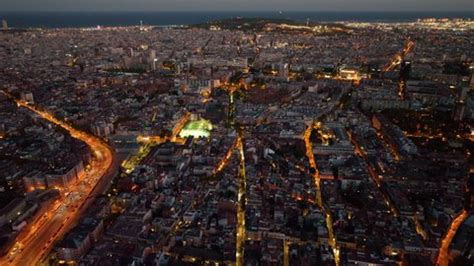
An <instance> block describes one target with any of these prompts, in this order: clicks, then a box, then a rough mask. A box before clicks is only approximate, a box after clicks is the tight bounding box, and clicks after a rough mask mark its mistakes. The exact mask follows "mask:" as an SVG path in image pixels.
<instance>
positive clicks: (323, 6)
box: [0, 0, 474, 11]
mask: <svg viewBox="0 0 474 266" xmlns="http://www.w3.org/2000/svg"><path fill="white" fill-rule="evenodd" d="M217 10H228V11H232V10H239V11H240V10H242V11H273V10H283V11H474V1H472V0H0V11H217Z"/></svg>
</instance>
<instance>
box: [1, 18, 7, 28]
mask: <svg viewBox="0 0 474 266" xmlns="http://www.w3.org/2000/svg"><path fill="white" fill-rule="evenodd" d="M2 29H4V30H8V23H7V20H6V19H4V20H2Z"/></svg>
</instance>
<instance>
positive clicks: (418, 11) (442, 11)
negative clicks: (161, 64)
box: [0, 9, 474, 16]
mask: <svg viewBox="0 0 474 266" xmlns="http://www.w3.org/2000/svg"><path fill="white" fill-rule="evenodd" d="M7 12H127V13H137V12H145V13H154V12H189V13H202V12H247V13H258V12H271V13H273V12H275V13H278V12H282V13H285V12H302V13H304V12H339V13H354V12H374V13H381V12H393V13H395V12H407V13H429V12H440V13H448V12H463V13H470V12H472V13H473V14H472V15H473V16H474V9H473V10H342V11H341V10H263V9H262V10H227V9H225V10H224V9H223V10H23V9H16V10H14V9H12V10H2V11H0V13H7Z"/></svg>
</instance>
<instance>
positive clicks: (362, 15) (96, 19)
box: [0, 11, 474, 28]
mask: <svg viewBox="0 0 474 266" xmlns="http://www.w3.org/2000/svg"><path fill="white" fill-rule="evenodd" d="M233 17H245V18H250V17H254V18H255V17H258V18H282V19H292V20H296V21H306V20H307V19H309V20H310V21H313V22H335V21H359V22H409V21H415V20H416V19H418V18H470V19H474V12H473V11H452V12H448V11H446V12H443V11H441V12H327V11H326V12H322V11H315V12H281V13H280V12H245V11H243V12H238V11H226V12H215V11H213V12H2V11H0V20H3V19H5V20H7V22H8V25H9V27H13V28H65V27H95V26H98V25H100V26H130V25H139V24H140V21H143V24H144V25H189V24H196V23H203V22H209V21H215V20H219V19H224V18H233Z"/></svg>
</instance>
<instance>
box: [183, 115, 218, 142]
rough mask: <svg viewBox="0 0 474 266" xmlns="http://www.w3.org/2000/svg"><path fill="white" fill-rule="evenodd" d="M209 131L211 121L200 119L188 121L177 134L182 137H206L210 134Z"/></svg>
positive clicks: (210, 129)
mask: <svg viewBox="0 0 474 266" xmlns="http://www.w3.org/2000/svg"><path fill="white" fill-rule="evenodd" d="M211 131H212V124H211V122H209V121H208V120H205V119H200V120H195V121H190V122H188V123H187V124H186V125H185V126H184V128H183V129H182V130H181V132H180V133H179V136H180V137H182V138H188V137H193V138H208V137H209V136H210V135H211Z"/></svg>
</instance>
